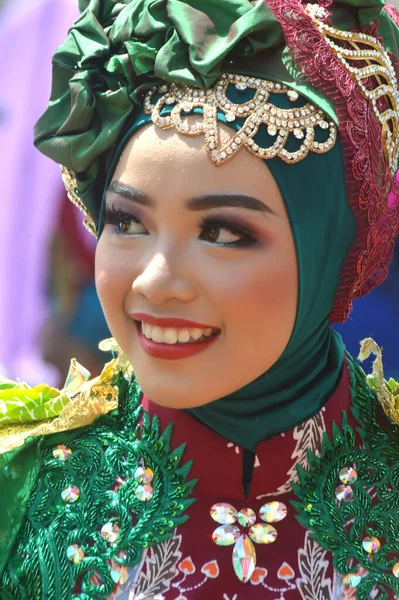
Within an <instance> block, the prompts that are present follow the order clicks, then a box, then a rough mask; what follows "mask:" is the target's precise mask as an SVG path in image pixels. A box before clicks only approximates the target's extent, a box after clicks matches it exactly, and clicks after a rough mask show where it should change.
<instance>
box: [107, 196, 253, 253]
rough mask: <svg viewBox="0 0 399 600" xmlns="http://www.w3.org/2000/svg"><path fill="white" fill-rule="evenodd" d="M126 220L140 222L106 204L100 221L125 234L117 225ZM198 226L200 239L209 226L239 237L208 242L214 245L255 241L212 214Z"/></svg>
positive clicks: (246, 245)
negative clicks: (231, 240) (224, 240)
mask: <svg viewBox="0 0 399 600" xmlns="http://www.w3.org/2000/svg"><path fill="white" fill-rule="evenodd" d="M126 221H127V222H132V221H133V222H134V223H138V224H141V221H140V219H138V218H137V217H135V216H134V215H132V214H131V213H128V212H126V211H124V210H121V209H120V208H116V207H115V206H106V207H105V209H104V213H103V215H102V222H103V224H104V225H113V226H114V229H115V232H116V233H117V234H118V235H122V236H123V235H125V234H123V233H122V232H121V231H120V229H119V227H120V225H121V223H123V222H126ZM200 228H201V235H200V239H204V231H205V232H206V230H208V231H209V229H211V228H215V229H225V230H226V231H228V232H229V233H231V234H232V235H236V236H237V237H239V238H240V239H239V240H237V241H236V242H229V243H224V244H223V243H222V244H221V243H219V244H218V243H217V242H210V243H214V244H215V245H217V246H220V247H224V248H233V247H236V248H237V247H241V248H243V247H248V246H252V245H253V244H255V243H256V241H257V240H256V238H255V237H254V236H253V234H252V233H250V232H249V231H248V230H246V229H245V228H243V227H238V226H236V225H233V224H232V223H230V222H229V221H226V220H224V219H221V218H220V217H213V216H206V217H203V218H202V220H201V224H200ZM126 235H128V234H126ZM138 235H141V234H138Z"/></svg>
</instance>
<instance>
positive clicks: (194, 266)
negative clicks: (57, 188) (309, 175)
mask: <svg viewBox="0 0 399 600" xmlns="http://www.w3.org/2000/svg"><path fill="white" fill-rule="evenodd" d="M194 118H195V117H194ZM227 135H231V131H230V130H229V129H227V128H224V126H223V129H222V140H223V138H224V137H225V136H227ZM106 207H107V210H106V214H105V227H104V231H103V233H102V235H101V238H100V240H99V243H98V246H97V253H96V285H97V291H98V294H99V297H100V301H101V304H102V307H103V310H104V313H105V317H106V319H107V322H108V325H109V328H110V330H111V332H112V334H113V336H114V337H115V338H116V340H117V342H118V344H119V345H120V347H121V348H122V350H123V351H124V353H125V354H126V356H127V357H128V359H129V360H130V362H131V363H132V365H133V369H134V371H135V373H136V376H137V379H138V382H139V384H140V386H141V388H142V389H143V391H144V393H145V394H146V395H147V396H149V397H150V398H151V399H152V400H153V401H154V402H156V403H158V404H161V405H164V406H170V407H177V408H189V407H195V406H200V405H203V404H207V403H209V402H212V401H213V400H216V399H218V398H221V397H223V396H225V395H227V394H230V393H231V392H233V391H235V390H238V389H240V388H241V387H243V386H245V385H246V384H248V383H250V382H251V381H253V380H254V379H256V378H257V377H259V376H260V375H261V374H262V373H264V372H265V371H267V370H268V369H270V367H272V365H273V364H274V363H275V362H276V361H277V360H278V358H279V357H280V356H281V354H282V353H283V351H284V349H285V347H286V346H287V344H288V341H289V339H290V336H291V333H292V330H293V327H294V322H295V316H296V307H297V289H298V284H297V264H296V256H295V248H294V242H293V238H292V233H291V229H290V224H289V221H288V217H287V214H286V211H285V207H284V204H283V200H282V198H281V195H280V192H279V189H278V187H277V184H276V183H275V181H274V179H273V177H272V175H271V173H270V171H269V170H268V168H267V167H266V166H265V164H264V162H263V161H262V160H259V158H257V157H255V156H252V155H251V154H250V153H249V152H247V151H246V150H242V151H241V152H239V153H238V154H237V155H236V156H235V157H234V158H233V159H232V160H230V161H229V162H227V163H225V164H224V165H222V166H219V167H215V166H214V165H213V163H212V162H211V161H210V159H209V157H208V156H207V154H206V151H205V149H204V141H203V138H202V137H196V138H193V137H182V136H180V134H177V133H175V132H170V131H162V130H159V129H156V128H155V127H154V126H152V125H149V126H147V127H145V128H142V129H140V130H139V131H138V132H137V133H136V134H135V135H134V136H133V137H132V139H131V140H130V142H129V143H128V145H127V146H126V148H125V150H124V152H123V154H122V156H121V159H120V161H119V163H118V166H117V168H116V171H115V174H114V177H113V180H112V183H111V185H110V187H109V189H108V192H107V195H106Z"/></svg>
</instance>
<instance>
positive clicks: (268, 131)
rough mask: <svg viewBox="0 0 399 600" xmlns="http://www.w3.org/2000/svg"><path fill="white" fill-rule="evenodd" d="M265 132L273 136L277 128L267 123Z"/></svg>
mask: <svg viewBox="0 0 399 600" xmlns="http://www.w3.org/2000/svg"><path fill="white" fill-rule="evenodd" d="M267 133H268V134H269V135H271V136H275V135H276V133H277V129H276V127H275V126H274V125H269V127H268V128H267Z"/></svg>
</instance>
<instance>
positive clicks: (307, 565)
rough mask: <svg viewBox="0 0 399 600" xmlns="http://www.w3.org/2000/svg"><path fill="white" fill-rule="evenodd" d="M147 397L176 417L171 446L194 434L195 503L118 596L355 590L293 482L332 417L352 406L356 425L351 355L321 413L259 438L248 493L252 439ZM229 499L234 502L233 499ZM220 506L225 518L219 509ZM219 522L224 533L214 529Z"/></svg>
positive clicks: (324, 597)
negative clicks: (242, 442) (298, 503)
mask: <svg viewBox="0 0 399 600" xmlns="http://www.w3.org/2000/svg"><path fill="white" fill-rule="evenodd" d="M143 404H144V407H145V408H146V409H147V410H148V412H149V413H150V414H151V415H154V414H156V415H158V417H159V418H160V422H161V429H163V428H165V427H166V426H167V425H168V423H170V422H171V421H172V422H173V434H172V440H171V445H172V447H177V446H179V445H180V444H183V443H186V444H187V446H186V450H185V453H184V455H183V459H185V460H193V466H192V470H191V473H190V478H191V477H193V478H198V483H197V485H196V487H195V489H194V497H195V498H196V501H195V502H194V503H193V505H192V506H191V507H190V509H189V510H188V515H189V520H188V521H187V522H186V523H185V524H183V525H182V526H180V527H178V528H177V529H176V530H175V533H174V536H173V537H172V538H171V539H169V540H167V541H165V542H162V543H160V544H158V545H157V546H155V547H151V548H148V549H146V550H145V551H144V553H143V556H142V560H141V562H140V565H139V566H138V567H136V568H134V569H133V570H130V572H129V579H128V580H127V581H126V582H125V583H124V584H123V585H120V586H119V587H117V589H116V590H115V594H114V596H113V598H118V599H119V600H139V599H147V598H151V599H153V600H155V599H156V600H161V599H165V600H199V599H204V598H209V600H247V599H248V600H249V599H250V600H257V599H259V600H261V599H262V600H299V599H302V600H342V599H347V600H349V599H350V598H355V589H354V588H352V587H351V585H350V584H351V581H350V579H348V578H347V579H346V584H345V583H344V581H343V579H344V578H343V577H342V575H339V574H338V573H337V572H335V571H334V569H333V568H332V564H331V555H330V554H329V553H328V552H327V551H325V550H324V549H323V548H321V547H320V546H319V545H318V544H317V543H316V542H315V541H314V540H313V539H312V538H311V537H310V535H309V532H308V531H307V530H306V529H305V528H304V527H302V526H301V525H300V524H299V523H298V522H297V520H296V518H295V509H294V508H293V507H292V505H291V500H292V499H293V498H294V496H293V493H292V491H291V485H290V481H291V480H295V479H296V465H297V464H298V463H299V464H300V465H302V466H303V467H305V468H306V467H307V450H308V449H310V450H312V451H314V452H315V453H316V454H317V453H318V449H319V448H320V446H321V440H322V436H323V432H325V431H326V432H327V433H328V434H331V426H332V423H333V421H336V422H337V423H338V424H339V425H340V423H341V420H342V411H343V410H345V409H346V410H347V412H348V420H349V423H350V424H351V425H354V426H356V422H355V421H354V419H353V417H351V416H350V405H351V398H350V391H349V374H348V368H347V365H345V366H344V371H343V375H342V379H341V382H340V385H339V387H338V388H337V390H336V392H335V393H334V395H333V396H332V397H331V398H330V400H329V401H328V402H327V404H326V405H325V407H324V408H323V409H322V410H321V411H320V412H319V413H318V414H316V415H315V416H314V417H312V418H311V419H309V420H308V421H306V422H305V423H302V424H300V425H298V426H297V427H295V428H294V429H292V430H290V431H287V432H286V433H282V434H280V435H276V436H274V437H272V438H270V439H267V440H265V441H263V442H262V443H260V444H259V445H258V447H257V455H256V460H255V465H254V469H253V477H252V482H251V485H250V490H249V494H248V497H247V498H246V497H245V496H244V493H243V484H242V481H243V449H242V448H241V447H240V446H237V445H235V444H233V443H232V442H229V441H228V440H226V439H225V438H223V437H221V436H219V435H218V434H217V433H215V432H214V431H212V430H210V429H208V428H207V427H204V426H203V425H202V424H200V423H199V422H197V421H196V420H195V419H193V418H192V417H190V416H189V415H188V414H186V413H185V412H184V411H180V410H174V409H168V408H163V407H160V406H157V405H156V404H154V403H153V402H151V401H149V400H148V399H146V398H144V400H143ZM270 503H273V504H270ZM226 504H227V505H229V506H224V505H226ZM215 505H216V507H215ZM265 505H267V506H266V508H264V509H263V510H262V507H264V506H265ZM212 507H214V508H213V514H214V517H216V518H217V519H218V521H219V522H217V521H215V520H214V518H213V517H212V516H211V508H212ZM243 509H246V510H243ZM262 516H263V518H262ZM265 517H266V518H267V517H268V520H269V523H270V525H268V524H267V522H266V521H265ZM226 519H227V525H228V523H229V522H230V529H229V528H227V531H226ZM232 521H233V522H232ZM223 523H225V525H224V526H223ZM257 525H258V526H257ZM265 525H266V527H264V526H265ZM253 526H255V530H254V529H252V539H255V540H256V531H257V530H259V533H260V534H262V533H263V535H266V539H268V540H269V541H270V543H267V544H265V543H256V541H254V542H253V543H252V544H249V546H251V545H252V546H253V548H254V549H255V553H256V558H255V557H254V555H253V552H252V554H251V552H249V551H248V547H246V540H248V533H249V531H250V529H251V527H253ZM220 527H222V528H223V530H222V534H221V535H219V536H218V535H216V536H215V535H213V532H214V531H215V530H216V529H217V528H220ZM254 531H255V535H254ZM215 537H216V539H218V538H220V537H222V541H226V540H227V541H228V539H230V542H232V543H231V544H230V545H227V546H220V545H217V544H216V543H215V541H214V538H215ZM237 544H238V549H236V547H237ZM247 546H248V544H247ZM235 549H236V552H235V560H236V563H237V561H238V562H240V567H239V572H240V569H241V573H243V574H244V575H245V573H247V574H250V577H249V578H248V581H247V582H246V583H243V582H242V581H240V579H239V578H238V576H237V575H236V573H235V570H234V567H233V553H234V550H235ZM254 563H255V566H254ZM392 597H393V596H392Z"/></svg>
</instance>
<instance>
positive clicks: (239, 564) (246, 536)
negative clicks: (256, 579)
mask: <svg viewBox="0 0 399 600" xmlns="http://www.w3.org/2000/svg"><path fill="white" fill-rule="evenodd" d="M210 513H211V517H212V519H213V520H214V521H216V522H217V523H222V525H221V526H220V527H218V528H217V529H215V531H214V532H213V534H212V539H213V541H214V542H215V544H217V545H218V546H232V545H233V544H234V548H233V567H234V571H235V573H236V575H237V577H238V578H239V580H240V581H242V582H243V583H246V582H247V581H249V579H250V578H251V575H252V573H253V572H254V570H255V567H256V551H255V548H254V545H253V543H252V542H255V544H272V543H273V542H274V541H275V540H276V538H277V530H276V529H275V528H274V527H273V526H272V525H270V524H269V523H268V524H265V523H256V513H255V512H254V511H253V510H252V508H248V507H246V508H242V509H241V510H240V511H237V509H236V508H235V507H234V506H232V505H231V504H227V503H226V502H219V503H217V504H214V505H213V506H212V508H211V510H210ZM259 516H260V518H261V519H263V520H264V521H267V520H268V521H269V522H271V523H276V522H278V521H282V520H283V519H285V517H286V516H287V507H286V506H285V504H283V503H282V502H276V501H274V502H268V503H267V504H264V505H263V506H262V507H261V509H260V511H259ZM240 527H241V528H242V529H240Z"/></svg>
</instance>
